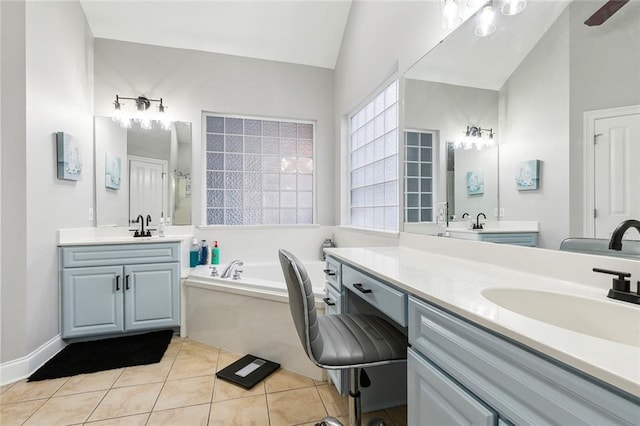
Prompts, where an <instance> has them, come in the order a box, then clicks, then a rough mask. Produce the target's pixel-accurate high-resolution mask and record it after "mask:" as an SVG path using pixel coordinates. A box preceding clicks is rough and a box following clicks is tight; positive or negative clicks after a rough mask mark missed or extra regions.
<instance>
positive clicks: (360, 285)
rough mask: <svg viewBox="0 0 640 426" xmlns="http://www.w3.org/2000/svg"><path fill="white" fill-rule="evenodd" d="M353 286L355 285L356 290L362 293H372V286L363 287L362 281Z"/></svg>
mask: <svg viewBox="0 0 640 426" xmlns="http://www.w3.org/2000/svg"><path fill="white" fill-rule="evenodd" d="M353 286H354V287H355V288H356V290H358V291H359V292H360V293H371V289H370V288H364V287H362V284H361V283H355V284H354V285H353Z"/></svg>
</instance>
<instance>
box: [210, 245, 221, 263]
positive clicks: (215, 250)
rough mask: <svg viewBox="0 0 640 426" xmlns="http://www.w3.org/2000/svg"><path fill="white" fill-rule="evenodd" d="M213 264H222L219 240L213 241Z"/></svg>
mask: <svg viewBox="0 0 640 426" xmlns="http://www.w3.org/2000/svg"><path fill="white" fill-rule="evenodd" d="M211 264H212V265H219V264H220V249H219V248H218V242H217V241H214V242H213V247H212V248H211Z"/></svg>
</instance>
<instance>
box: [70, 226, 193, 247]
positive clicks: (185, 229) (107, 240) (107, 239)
mask: <svg viewBox="0 0 640 426" xmlns="http://www.w3.org/2000/svg"><path fill="white" fill-rule="evenodd" d="M152 234H153V235H152V236H151V237H134V236H133V231H130V230H129V228H127V227H101V228H95V227H86V228H67V229H59V230H58V246H60V247H63V246H82V245H95V244H144V243H165V242H166V243H171V242H181V241H190V240H191V239H192V238H193V227H192V226H167V227H166V228H165V236H163V237H160V236H158V235H157V231H152Z"/></svg>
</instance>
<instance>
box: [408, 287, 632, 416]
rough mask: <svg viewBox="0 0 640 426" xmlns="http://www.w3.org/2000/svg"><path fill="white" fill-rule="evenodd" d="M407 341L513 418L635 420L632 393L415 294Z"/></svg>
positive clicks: (481, 397) (468, 387)
mask: <svg viewBox="0 0 640 426" xmlns="http://www.w3.org/2000/svg"><path fill="white" fill-rule="evenodd" d="M409 342H410V344H411V345H412V347H413V348H414V349H415V350H417V351H418V352H420V353H422V354H423V355H425V356H426V357H427V358H428V359H429V360H430V361H432V362H433V363H434V364H436V365H437V366H438V367H440V368H441V369H442V370H444V371H445V372H446V373H447V374H449V375H450V376H451V377H453V378H454V379H455V380H457V381H458V382H459V383H461V384H462V385H463V386H464V387H466V388H467V389H468V390H469V391H471V392H472V393H473V394H475V395H476V396H478V397H479V398H480V399H482V400H483V401H484V402H486V403H487V404H489V405H490V406H491V407H492V408H494V409H495V410H496V411H497V412H499V413H500V416H501V417H503V416H504V418H505V419H506V420H508V421H509V422H512V423H513V424H597V425H600V424H635V423H637V420H638V417H637V416H638V399H637V398H635V399H634V398H633V397H631V396H629V395H623V394H622V393H618V392H616V391H615V390H611V389H610V388H608V387H603V386H600V385H599V384H598V383H596V382H595V381H592V380H589V379H588V378H587V377H585V376H582V375H577V374H575V373H573V372H572V371H571V370H568V369H567V368H565V367H564V366H562V365H561V364H559V363H556V362H553V361H551V360H548V359H547V358H543V357H541V356H539V355H537V354H535V353H533V352H531V351H529V350H527V349H525V348H523V347H521V346H520V345H518V344H515V343H511V342H510V341H507V340H505V339H503V338H501V337H499V336H497V335H495V334H493V333H491V332H488V331H485V330H484V329H481V328H479V327H477V326H475V325H473V324H471V323H469V322H467V321H465V320H462V319H460V318H458V317H456V316H454V315H451V314H449V313H446V312H444V311H442V310H440V309H438V308H436V307H434V306H432V305H429V304H427V303H426V302H423V301H421V300H419V299H416V298H414V297H410V298H409Z"/></svg>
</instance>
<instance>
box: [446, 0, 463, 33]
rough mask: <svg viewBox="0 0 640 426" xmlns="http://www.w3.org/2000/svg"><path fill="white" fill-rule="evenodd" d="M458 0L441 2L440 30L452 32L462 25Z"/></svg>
mask: <svg viewBox="0 0 640 426" xmlns="http://www.w3.org/2000/svg"><path fill="white" fill-rule="evenodd" d="M457 1H458V0H443V3H442V28H444V29H445V30H452V29H454V28H455V27H457V26H458V25H460V24H461V23H462V16H461V15H460V8H459V7H458V3H457Z"/></svg>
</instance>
